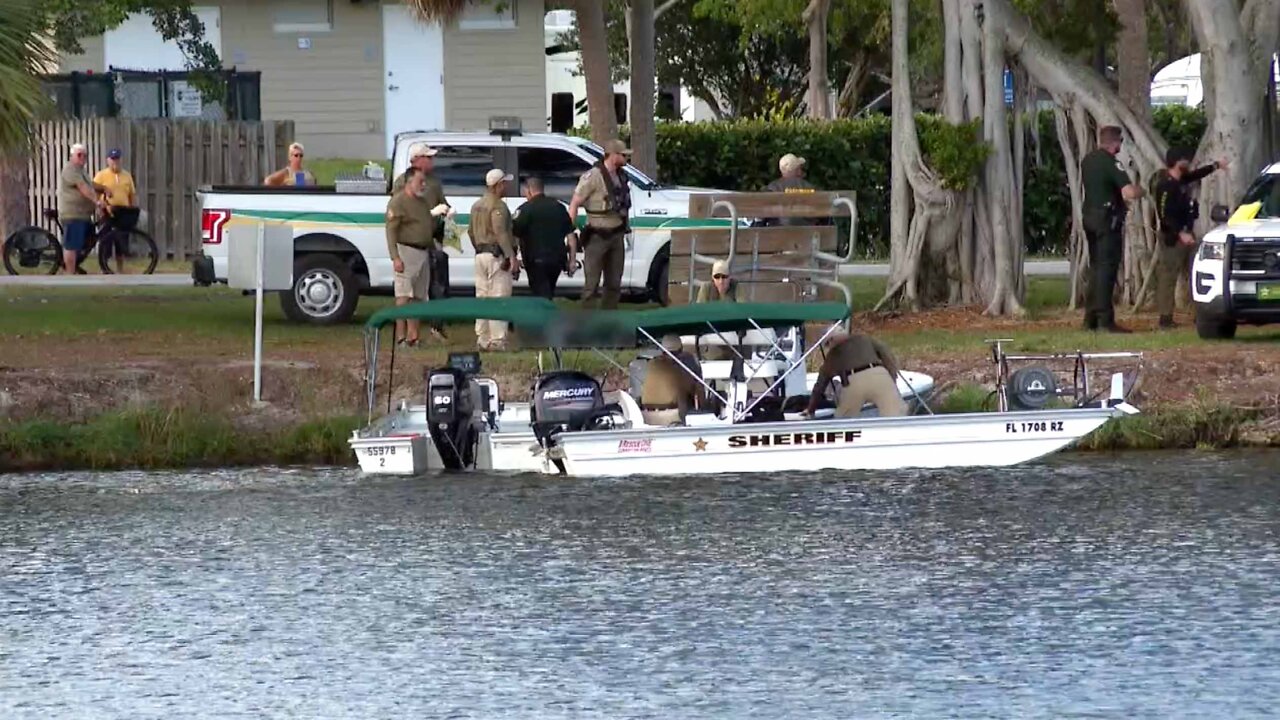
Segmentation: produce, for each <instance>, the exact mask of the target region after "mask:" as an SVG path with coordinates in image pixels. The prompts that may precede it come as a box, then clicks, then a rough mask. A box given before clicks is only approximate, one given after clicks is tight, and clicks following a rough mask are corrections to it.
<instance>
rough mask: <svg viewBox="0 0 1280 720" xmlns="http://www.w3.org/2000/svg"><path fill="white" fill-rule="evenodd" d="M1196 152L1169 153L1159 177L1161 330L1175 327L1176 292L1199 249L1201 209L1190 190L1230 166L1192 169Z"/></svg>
mask: <svg viewBox="0 0 1280 720" xmlns="http://www.w3.org/2000/svg"><path fill="white" fill-rule="evenodd" d="M1194 154H1195V153H1194V152H1193V151H1191V150H1190V149H1188V148H1169V152H1167V153H1166V154H1165V161H1164V164H1165V169H1164V170H1163V171H1161V172H1160V173H1159V174H1158V175H1157V177H1156V186H1155V201H1156V212H1157V213H1158V214H1159V217H1160V245H1159V246H1158V247H1157V248H1156V251H1157V252H1158V253H1159V255H1160V257H1159V264H1158V265H1157V267H1156V310H1157V311H1158V312H1159V313H1160V327H1162V328H1171V327H1174V322H1173V305H1174V291H1175V290H1176V288H1177V285H1178V282H1179V281H1180V280H1182V281H1185V280H1186V279H1187V277H1188V272H1189V271H1188V269H1187V267H1188V263H1189V262H1190V261H1191V254H1192V252H1194V250H1195V246H1196V237H1195V235H1193V234H1192V232H1191V230H1192V226H1193V225H1194V224H1195V221H1196V219H1197V218H1198V217H1199V214H1200V213H1199V212H1198V210H1199V208H1198V207H1197V206H1196V202H1195V200H1194V199H1193V198H1192V197H1191V195H1190V193H1189V192H1188V189H1189V187H1190V185H1191V184H1192V183H1197V182H1200V181H1201V180H1203V179H1204V178H1206V177H1208V176H1209V175H1211V174H1212V173H1213V171H1214V170H1219V169H1222V168H1225V167H1227V162H1226V161H1225V160H1219V161H1218V162H1216V163H1214V164H1213V165H1205V166H1204V167H1202V168H1200V169H1198V170H1192V169H1191V158H1192V156H1193V155H1194Z"/></svg>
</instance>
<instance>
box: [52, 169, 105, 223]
mask: <svg viewBox="0 0 1280 720" xmlns="http://www.w3.org/2000/svg"><path fill="white" fill-rule="evenodd" d="M81 183H83V184H84V185H85V187H87V188H89V192H93V183H92V182H90V181H89V173H87V172H85V169H84V168H83V167H80V166H78V165H76V164H75V163H70V162H69V163H67V164H66V167H64V168H62V175H61V176H60V177H59V178H58V217H60V218H61V219H62V220H64V221H65V220H92V219H93V211H94V209H95V207H96V206H95V205H94V202H93V201H92V200H90V199H89V198H87V197H85V196H84V195H81V194H80V187H79V186H80V184H81Z"/></svg>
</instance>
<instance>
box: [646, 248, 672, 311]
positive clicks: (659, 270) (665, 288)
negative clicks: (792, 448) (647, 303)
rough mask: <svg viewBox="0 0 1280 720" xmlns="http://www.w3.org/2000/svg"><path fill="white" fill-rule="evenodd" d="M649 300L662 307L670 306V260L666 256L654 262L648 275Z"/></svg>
mask: <svg viewBox="0 0 1280 720" xmlns="http://www.w3.org/2000/svg"><path fill="white" fill-rule="evenodd" d="M649 299H650V300H652V301H653V302H656V303H658V304H659V305H661V306H662V307H666V306H668V305H670V304H671V258H669V257H667V256H666V255H663V256H661V257H659V258H658V259H656V260H654V268H653V271H652V272H651V273H649Z"/></svg>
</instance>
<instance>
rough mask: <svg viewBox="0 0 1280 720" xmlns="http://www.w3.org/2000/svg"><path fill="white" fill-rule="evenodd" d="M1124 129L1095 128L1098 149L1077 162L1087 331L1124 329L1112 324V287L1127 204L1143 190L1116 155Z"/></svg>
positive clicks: (1138, 196)
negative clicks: (1086, 249)
mask: <svg viewBox="0 0 1280 720" xmlns="http://www.w3.org/2000/svg"><path fill="white" fill-rule="evenodd" d="M1123 143H1124V134H1123V132H1122V131H1121V130H1120V128H1118V127H1115V126H1113V125H1108V126H1106V127H1103V128H1102V129H1100V130H1099V131H1098V148H1097V149H1096V150H1094V151H1093V152H1091V153H1089V154H1088V155H1085V156H1084V158H1083V159H1082V160H1081V161H1080V177H1081V183H1082V184H1083V185H1084V235H1085V239H1086V241H1087V242H1088V243H1089V270H1090V278H1089V303H1088V307H1087V309H1086V310H1085V313H1084V326H1085V329H1088V330H1106V331H1108V332H1117V333H1127V332H1129V331H1128V330H1126V329H1125V328H1122V327H1120V326H1119V325H1117V324H1116V312H1115V304H1114V297H1115V290H1116V279H1117V278H1118V277H1119V275H1120V260H1121V258H1122V257H1123V256H1124V219H1125V214H1126V213H1127V212H1128V209H1129V208H1128V203H1130V202H1132V201H1134V200H1137V199H1138V198H1141V197H1142V196H1143V195H1144V194H1145V193H1144V192H1143V190H1142V188H1141V187H1138V186H1137V185H1135V184H1134V183H1133V181H1132V180H1130V179H1129V174H1128V173H1126V172H1125V170H1124V166H1123V165H1121V164H1120V161H1119V160H1118V159H1117V158H1116V155H1117V154H1118V153H1119V152H1120V146H1121V145H1122V144H1123Z"/></svg>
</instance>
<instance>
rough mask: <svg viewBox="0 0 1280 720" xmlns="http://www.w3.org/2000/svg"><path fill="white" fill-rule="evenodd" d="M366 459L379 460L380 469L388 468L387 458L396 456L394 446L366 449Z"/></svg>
mask: <svg viewBox="0 0 1280 720" xmlns="http://www.w3.org/2000/svg"><path fill="white" fill-rule="evenodd" d="M364 454H365V457H371V458H378V467H386V466H387V457H389V456H392V455H395V454H396V448H395V446H394V445H375V446H373V447H367V448H365V449H364Z"/></svg>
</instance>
